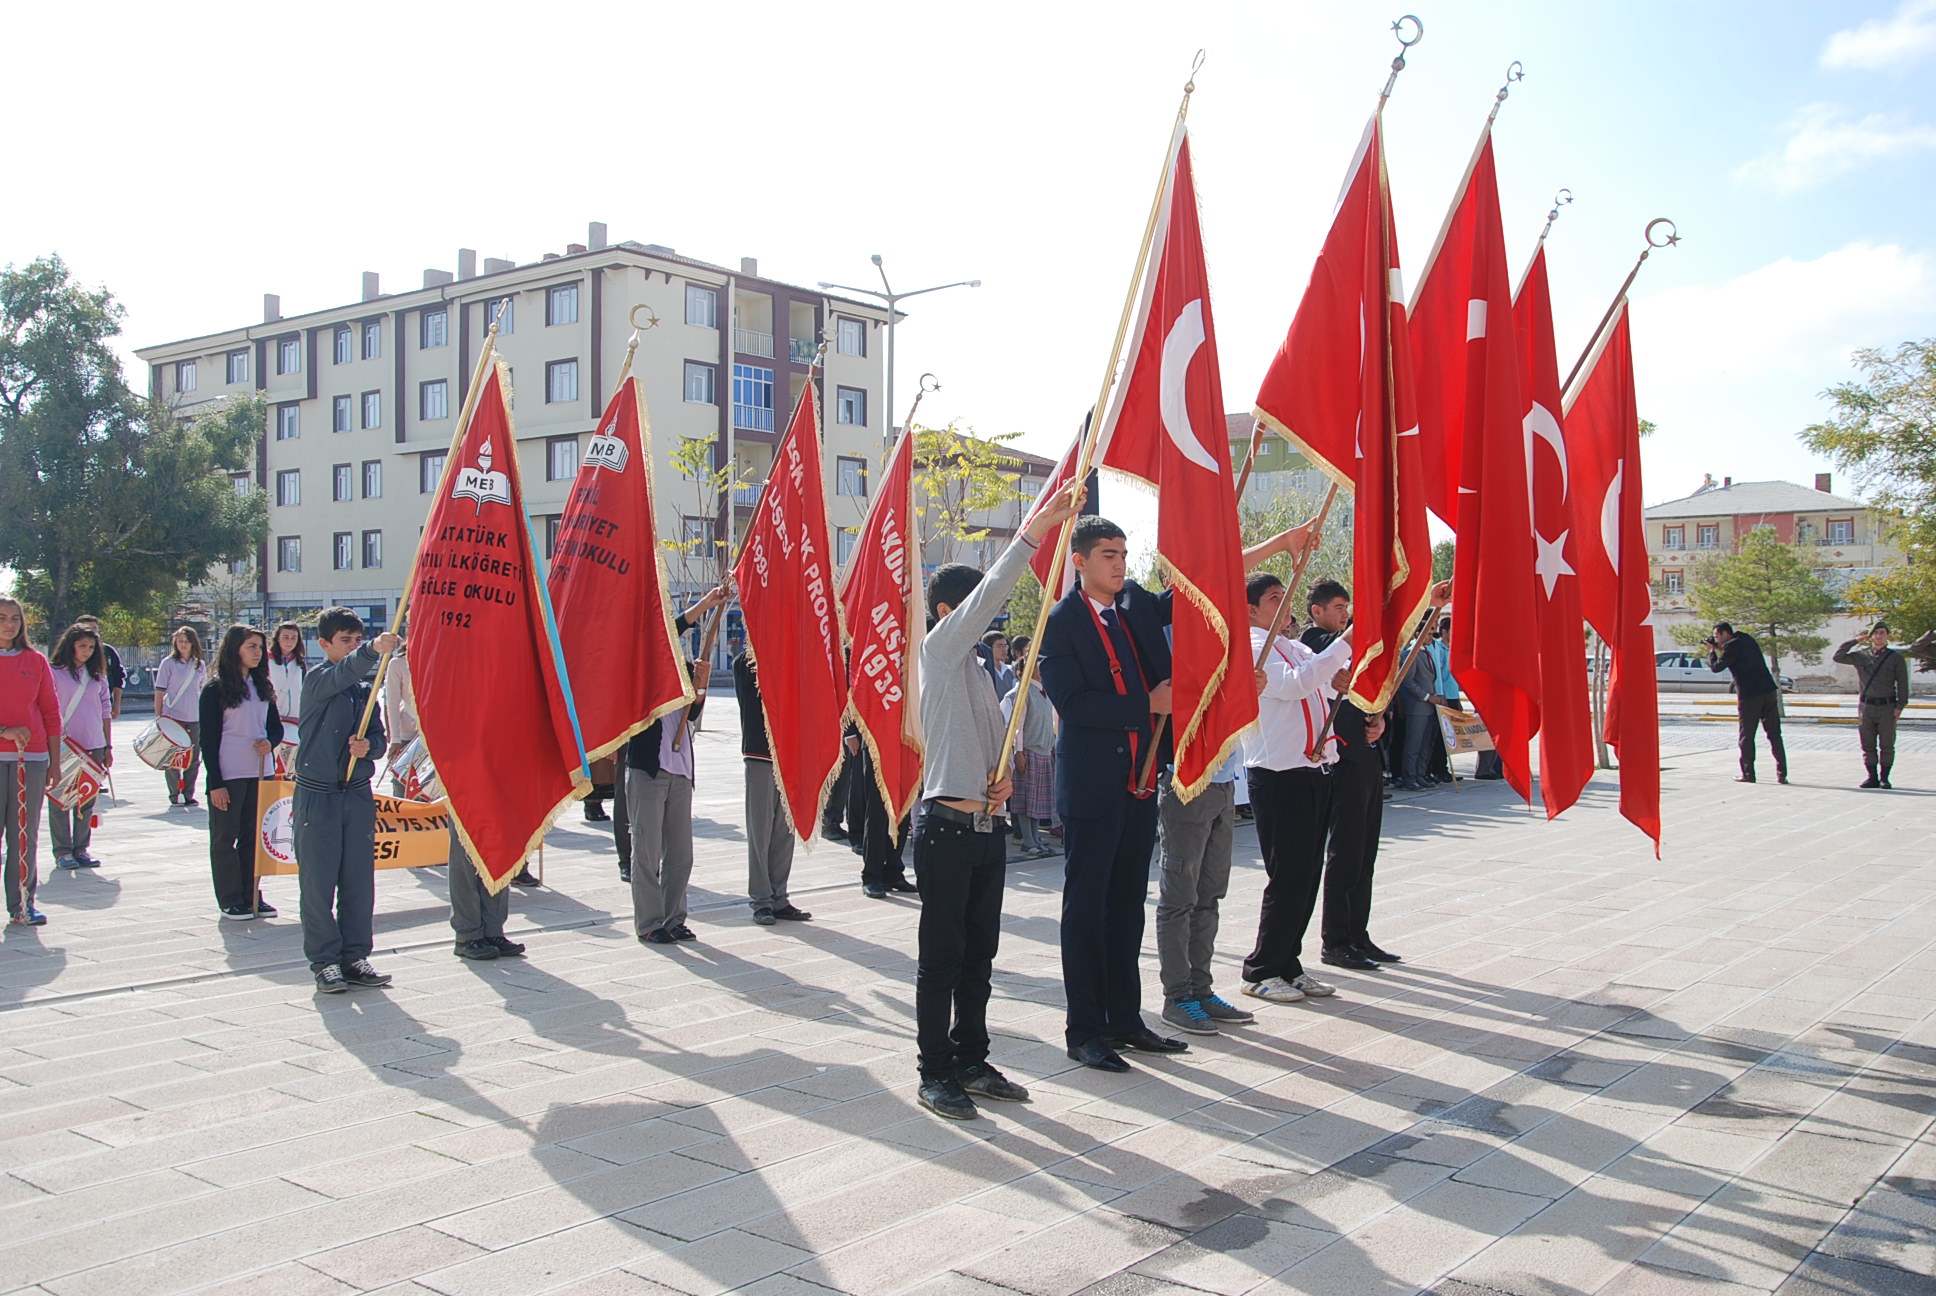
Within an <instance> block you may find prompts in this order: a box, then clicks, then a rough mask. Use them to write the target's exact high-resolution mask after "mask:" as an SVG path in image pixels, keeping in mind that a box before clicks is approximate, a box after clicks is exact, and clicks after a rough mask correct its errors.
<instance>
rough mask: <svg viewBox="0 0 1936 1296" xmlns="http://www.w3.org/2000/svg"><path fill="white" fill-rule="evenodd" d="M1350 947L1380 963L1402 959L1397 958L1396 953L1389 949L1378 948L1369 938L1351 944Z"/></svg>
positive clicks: (1395, 961)
mask: <svg viewBox="0 0 1936 1296" xmlns="http://www.w3.org/2000/svg"><path fill="white" fill-rule="evenodd" d="M1351 948H1352V949H1353V950H1354V951H1356V952H1357V953H1359V954H1362V955H1364V956H1365V957H1366V958H1368V959H1375V960H1377V961H1378V962H1380V963H1397V962H1401V961H1402V960H1400V959H1399V957H1398V955H1396V954H1394V953H1392V952H1391V951H1390V950H1387V949H1379V948H1378V946H1376V945H1375V944H1373V943H1372V942H1371V941H1369V940H1366V941H1361V942H1359V943H1358V944H1356V945H1353V946H1352V947H1351Z"/></svg>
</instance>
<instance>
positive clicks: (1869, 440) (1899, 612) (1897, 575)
mask: <svg viewBox="0 0 1936 1296" xmlns="http://www.w3.org/2000/svg"><path fill="white" fill-rule="evenodd" d="M1855 367H1856V368H1857V369H1858V370H1859V371H1860V372H1861V374H1862V379H1861V381H1858V382H1846V383H1839V384H1837V385H1836V386H1834V387H1831V388H1829V389H1828V390H1827V391H1826V392H1824V393H1822V394H1823V396H1824V397H1825V398H1826V399H1827V400H1828V401H1829V403H1830V405H1831V406H1832V407H1833V410H1832V412H1831V413H1830V415H1829V417H1828V418H1827V419H1825V420H1823V421H1822V422H1820V423H1814V424H1811V425H1809V426H1808V427H1806V428H1804V429H1803V430H1802V432H1801V433H1800V436H1801V441H1802V444H1803V445H1806V446H1807V447H1808V448H1809V449H1811V450H1813V451H1815V452H1816V453H1817V454H1822V455H1826V456H1828V458H1829V459H1830V460H1831V461H1832V462H1833V463H1834V464H1835V465H1836V466H1837V467H1838V468H1840V469H1842V470H1843V471H1845V472H1847V473H1849V474H1851V475H1852V476H1853V477H1854V479H1855V481H1856V484H1857V485H1858V486H1860V487H1862V488H1863V489H1864V490H1866V491H1867V492H1868V493H1869V497H1870V500H1871V502H1872V504H1873V506H1874V507H1875V509H1876V510H1877V511H1878V513H1881V512H1882V511H1884V510H1887V511H1890V512H1895V513H1897V516H1895V517H1893V518H1888V519H1887V520H1886V521H1885V524H1884V529H1885V532H1886V534H1888V536H1889V538H1890V539H1892V540H1894V541H1895V542H1896V543H1897V544H1899V545H1900V546H1901V547H1902V550H1903V553H1904V554H1905V556H1906V561H1905V562H1904V564H1903V565H1902V566H1901V567H1899V568H1897V569H1895V570H1893V571H1890V572H1886V573H1883V574H1881V575H1877V576H1868V577H1863V578H1862V579H1859V580H1857V581H1856V582H1855V583H1854V584H1853V585H1851V586H1850V587H1849V589H1848V591H1847V598H1848V602H1849V604H1850V606H1852V607H1853V608H1855V609H1856V610H1857V611H1860V612H1861V613H1863V614H1864V615H1867V616H1880V617H1881V618H1883V619H1884V620H1886V621H1888V622H1889V624H1890V626H1891V628H1893V629H1895V630H1896V631H1897V632H1898V633H1901V634H1902V635H1903V636H1904V637H1906V638H1907V637H1914V636H1916V635H1919V634H1922V633H1924V632H1926V631H1930V630H1936V338H1925V339H1923V340H1922V341H1921V342H1904V343H1903V344H1901V345H1900V346H1898V347H1897V348H1896V349H1895V350H1894V351H1884V350H1882V349H1880V348H1869V349H1867V350H1862V351H1857V352H1856V353H1855Z"/></svg>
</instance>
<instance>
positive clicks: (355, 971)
mask: <svg viewBox="0 0 1936 1296" xmlns="http://www.w3.org/2000/svg"><path fill="white" fill-rule="evenodd" d="M343 979H344V980H345V981H347V982H349V983H350V984H351V985H357V986H369V987H371V988H372V989H381V988H382V987H384V986H387V985H389V984H390V974H389V973H387V972H379V971H377V970H376V969H375V968H373V967H371V966H370V960H368V959H366V958H360V959H357V960H356V961H355V962H354V963H345V964H344V965H343Z"/></svg>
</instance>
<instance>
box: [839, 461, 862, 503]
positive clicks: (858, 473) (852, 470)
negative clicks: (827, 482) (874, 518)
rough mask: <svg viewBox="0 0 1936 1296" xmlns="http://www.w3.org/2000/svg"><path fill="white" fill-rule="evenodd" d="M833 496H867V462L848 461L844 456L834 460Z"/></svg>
mask: <svg viewBox="0 0 1936 1296" xmlns="http://www.w3.org/2000/svg"><path fill="white" fill-rule="evenodd" d="M834 494H836V495H866V494H867V461H866V460H865V459H850V458H848V457H847V456H846V455H842V456H840V457H839V458H838V459H836V460H834Z"/></svg>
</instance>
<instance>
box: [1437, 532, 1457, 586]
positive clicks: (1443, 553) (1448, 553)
mask: <svg viewBox="0 0 1936 1296" xmlns="http://www.w3.org/2000/svg"><path fill="white" fill-rule="evenodd" d="M1457 549H1458V545H1457V544H1456V543H1454V542H1453V541H1451V540H1441V541H1439V542H1438V543H1437V544H1435V545H1433V546H1432V579H1433V580H1435V581H1442V580H1450V579H1451V578H1452V557H1453V553H1454V551H1455V550H1457Z"/></svg>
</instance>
